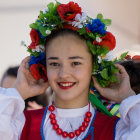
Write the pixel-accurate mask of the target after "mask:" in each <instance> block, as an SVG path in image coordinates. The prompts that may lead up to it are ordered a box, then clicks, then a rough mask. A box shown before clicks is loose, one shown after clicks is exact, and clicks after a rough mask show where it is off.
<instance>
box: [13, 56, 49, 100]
mask: <svg viewBox="0 0 140 140" xmlns="http://www.w3.org/2000/svg"><path fill="white" fill-rule="evenodd" d="M29 60H30V57H26V58H25V59H24V60H23V61H22V62H21V65H20V67H19V70H18V74H17V79H16V82H15V84H14V85H13V88H16V89H17V90H18V92H19V93H20V95H21V96H22V98H23V99H24V100H25V99H27V98H29V97H33V96H36V95H40V94H42V93H44V92H45V90H46V88H48V83H47V82H46V83H44V82H43V81H42V82H38V81H36V80H35V79H34V78H33V76H32V75H31V72H30V70H29V64H28V61H29Z"/></svg>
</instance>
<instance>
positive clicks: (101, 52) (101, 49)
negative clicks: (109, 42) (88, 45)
mask: <svg viewBox="0 0 140 140" xmlns="http://www.w3.org/2000/svg"><path fill="white" fill-rule="evenodd" d="M108 52H109V48H108V47H105V46H102V47H101V46H99V45H98V46H97V55H103V56H105V55H106V54H107V53H108Z"/></svg>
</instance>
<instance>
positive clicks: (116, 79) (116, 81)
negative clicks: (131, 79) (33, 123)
mask: <svg viewBox="0 0 140 140" xmlns="http://www.w3.org/2000/svg"><path fill="white" fill-rule="evenodd" d="M110 81H111V82H113V83H118V78H117V77H116V76H115V75H112V76H111V77H110Z"/></svg>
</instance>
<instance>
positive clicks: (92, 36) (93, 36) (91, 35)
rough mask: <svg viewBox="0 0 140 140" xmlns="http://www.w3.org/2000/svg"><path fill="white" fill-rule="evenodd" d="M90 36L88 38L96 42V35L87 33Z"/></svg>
mask: <svg viewBox="0 0 140 140" xmlns="http://www.w3.org/2000/svg"><path fill="white" fill-rule="evenodd" d="M87 34H88V37H90V38H92V39H93V40H95V38H96V37H95V35H94V34H93V33H87Z"/></svg>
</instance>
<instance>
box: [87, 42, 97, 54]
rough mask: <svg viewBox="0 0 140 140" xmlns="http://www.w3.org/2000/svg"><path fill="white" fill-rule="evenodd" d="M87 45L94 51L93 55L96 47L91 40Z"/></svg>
mask: <svg viewBox="0 0 140 140" xmlns="http://www.w3.org/2000/svg"><path fill="white" fill-rule="evenodd" d="M87 45H88V47H89V49H90V51H91V52H92V54H93V55H95V54H96V47H95V46H94V45H93V44H92V42H91V41H90V40H88V41H87Z"/></svg>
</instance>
